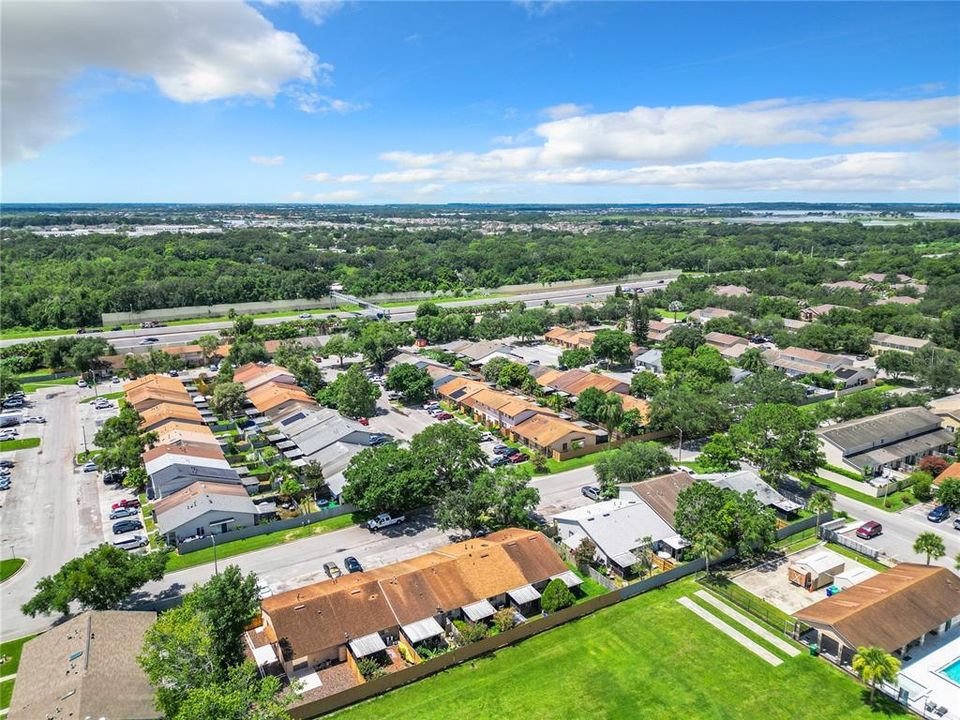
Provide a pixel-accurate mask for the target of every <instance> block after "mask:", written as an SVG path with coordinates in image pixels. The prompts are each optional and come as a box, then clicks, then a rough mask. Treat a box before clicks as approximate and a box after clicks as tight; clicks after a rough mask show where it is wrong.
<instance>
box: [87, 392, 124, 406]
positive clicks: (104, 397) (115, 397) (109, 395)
mask: <svg viewBox="0 0 960 720" xmlns="http://www.w3.org/2000/svg"><path fill="white" fill-rule="evenodd" d="M122 397H123V390H118V391H117V392H112V393H100V396H99V397H97V396H96V395H93V396H92V397H88V398H84V399H83V400H81V401H80V402H81V403H92V402H93V401H94V400H101V399H102V400H119V399H120V398H122Z"/></svg>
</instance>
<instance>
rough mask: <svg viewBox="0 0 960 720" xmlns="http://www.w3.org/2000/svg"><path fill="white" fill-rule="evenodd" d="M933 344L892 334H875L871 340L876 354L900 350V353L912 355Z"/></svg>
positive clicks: (920, 339) (924, 340) (922, 339)
mask: <svg viewBox="0 0 960 720" xmlns="http://www.w3.org/2000/svg"><path fill="white" fill-rule="evenodd" d="M930 344H931V342H930V341H929V340H926V339H924V338H912V337H907V336H906V335H893V334H891V333H879V332H878V333H874V334H873V338H872V339H871V340H870V345H871V347H872V348H873V349H874V351H876V352H883V351H884V350H899V351H900V352H906V353H912V352H916V351H917V350H921V349H923V348H925V347H927V346H928V345H930Z"/></svg>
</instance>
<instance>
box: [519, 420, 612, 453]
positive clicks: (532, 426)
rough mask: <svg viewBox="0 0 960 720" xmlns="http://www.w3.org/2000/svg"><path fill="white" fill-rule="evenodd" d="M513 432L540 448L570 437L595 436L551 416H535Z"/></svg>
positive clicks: (577, 426) (573, 424)
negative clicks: (574, 435)
mask: <svg viewBox="0 0 960 720" xmlns="http://www.w3.org/2000/svg"><path fill="white" fill-rule="evenodd" d="M513 431H514V432H515V433H516V434H517V435H519V436H520V437H522V438H523V439H524V440H527V441H528V442H531V443H533V444H535V445H539V446H540V447H550V446H551V445H553V444H554V443H555V442H558V441H560V440H562V439H563V438H565V437H567V436H568V435H573V434H576V435H579V436H581V437H583V436H592V435H593V433H591V432H589V431H588V430H585V429H584V428H582V427H580V426H579V425H577V424H575V423H572V422H570V421H568V420H563V419H561V418H558V417H551V416H549V415H534V416H533V417H532V418H528V419H527V420H524V421H523V422H522V423H520V424H519V425H516V426H514V428H513Z"/></svg>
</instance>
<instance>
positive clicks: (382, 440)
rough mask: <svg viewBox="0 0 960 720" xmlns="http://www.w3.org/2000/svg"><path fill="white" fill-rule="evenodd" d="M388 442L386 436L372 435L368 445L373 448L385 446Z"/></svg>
mask: <svg viewBox="0 0 960 720" xmlns="http://www.w3.org/2000/svg"><path fill="white" fill-rule="evenodd" d="M388 442H390V438H388V437H387V436H386V435H374V436H372V437H371V438H370V444H371V445H373V446H374V447H378V446H380V445H386V444H387V443H388Z"/></svg>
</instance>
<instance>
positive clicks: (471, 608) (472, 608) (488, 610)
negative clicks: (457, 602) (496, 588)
mask: <svg viewBox="0 0 960 720" xmlns="http://www.w3.org/2000/svg"><path fill="white" fill-rule="evenodd" d="M461 609H462V610H463V614H464V615H466V616H467V618H468V619H469V620H471V621H473V622H478V621H480V620H483V619H484V618H488V617H491V616H492V615H495V614H496V612H497V609H496V608H495V607H494V606H493V605H491V604H490V602H489V601H488V600H481V601H479V602H475V603H470V604H469V605H464V606H463V607H462V608H461Z"/></svg>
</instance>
